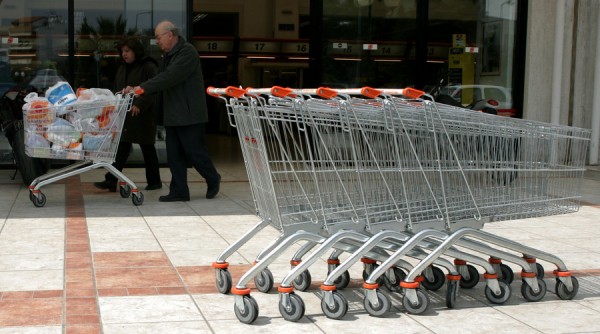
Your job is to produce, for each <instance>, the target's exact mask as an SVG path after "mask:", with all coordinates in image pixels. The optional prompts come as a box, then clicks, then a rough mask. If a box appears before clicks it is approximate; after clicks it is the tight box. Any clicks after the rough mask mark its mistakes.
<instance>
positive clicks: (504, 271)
mask: <svg viewBox="0 0 600 334" xmlns="http://www.w3.org/2000/svg"><path fill="white" fill-rule="evenodd" d="M500 274H501V275H502V278H499V279H501V280H502V281H504V282H506V283H507V284H511V283H512V282H513V280H514V279H515V273H514V272H513V270H512V269H511V268H510V267H509V266H507V265H506V264H504V263H501V264H500Z"/></svg>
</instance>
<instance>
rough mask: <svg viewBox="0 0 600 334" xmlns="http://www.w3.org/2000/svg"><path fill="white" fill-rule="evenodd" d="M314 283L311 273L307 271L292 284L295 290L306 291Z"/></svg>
mask: <svg viewBox="0 0 600 334" xmlns="http://www.w3.org/2000/svg"><path fill="white" fill-rule="evenodd" d="M311 282H312V277H311V275H310V271H308V270H305V271H303V272H302V273H300V275H298V277H296V279H295V280H294V282H292V285H294V288H295V289H296V290H298V291H306V290H308V288H309V287H310V283H311Z"/></svg>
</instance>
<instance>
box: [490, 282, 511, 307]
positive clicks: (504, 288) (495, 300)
mask: <svg viewBox="0 0 600 334" xmlns="http://www.w3.org/2000/svg"><path fill="white" fill-rule="evenodd" d="M498 284H499V285H500V294H495V293H494V292H493V291H492V290H491V289H490V288H489V287H488V286H486V287H485V297H486V298H487V300H489V301H490V302H491V303H492V304H504V303H505V302H506V301H507V300H508V299H509V298H510V295H511V293H512V290H511V288H510V285H508V284H506V283H505V282H504V281H500V280H499V281H498Z"/></svg>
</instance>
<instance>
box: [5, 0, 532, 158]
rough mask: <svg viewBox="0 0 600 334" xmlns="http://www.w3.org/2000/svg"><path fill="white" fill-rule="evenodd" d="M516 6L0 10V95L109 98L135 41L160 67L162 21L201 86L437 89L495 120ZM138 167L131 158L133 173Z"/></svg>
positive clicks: (316, 4)
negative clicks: (80, 91) (490, 104)
mask: <svg viewBox="0 0 600 334" xmlns="http://www.w3.org/2000/svg"><path fill="white" fill-rule="evenodd" d="M517 5H518V0H511V1H494V0H448V1H441V0H427V1H424V0H328V1H318V0H252V1H242V0H194V1H185V0H177V1H173V0H151V1H147V0H105V1H100V2H99V1H92V0H69V1H68V0H55V1H48V0H4V1H1V2H0V39H1V44H0V93H4V92H5V91H6V90H7V89H10V88H11V87H14V86H17V85H30V86H34V87H35V88H36V89H38V90H39V91H40V92H44V91H45V89H46V88H47V87H49V86H51V85H53V84H54V83H55V82H56V81H60V80H66V81H68V82H69V83H70V84H71V85H72V86H73V87H74V88H78V87H102V88H111V89H112V88H113V87H112V82H113V78H114V74H115V71H116V68H117V64H118V61H119V57H118V53H117V50H116V49H115V45H116V43H117V41H118V40H119V39H121V38H122V37H123V36H125V35H139V36H140V37H141V39H142V41H143V43H144V45H145V46H146V48H147V50H148V53H149V54H150V55H151V56H153V57H155V58H156V59H160V57H161V54H160V50H159V49H158V47H157V46H156V43H155V41H154V39H153V36H154V26H155V25H156V24H157V23H158V22H160V21H161V20H164V19H168V20H171V21H173V22H174V23H175V24H176V25H178V26H180V27H181V31H182V35H183V36H186V38H187V39H188V40H189V41H190V42H192V43H193V44H194V45H195V46H196V48H197V49H198V52H199V57H201V58H202V63H203V70H204V76H205V83H206V85H207V86H216V87H222V86H227V85H241V86H251V87H269V86H272V85H281V86H289V87H314V86H321V85H323V86H330V87H334V88H335V87H340V88H341V87H361V86H372V87H400V88H402V87H408V86H411V87H416V88H419V89H423V90H425V91H428V90H431V89H432V88H433V87H435V86H436V85H438V84H439V82H440V81H441V80H442V79H443V81H444V82H443V86H444V92H446V93H447V94H449V95H451V97H452V98H453V99H454V100H456V101H457V102H460V103H461V104H463V105H468V104H469V103H471V102H473V101H474V100H476V99H490V100H495V101H496V102H497V103H498V108H499V110H500V111H501V113H502V114H505V115H513V114H515V109H518V106H515V105H514V103H513V99H512V95H513V92H512V90H513V87H514V81H515V77H514V72H515V71H514V69H515V68H522V67H523V64H520V63H519V60H518V59H519V58H516V57H515V53H514V45H515V40H516V38H517V37H518V36H517V33H516V28H515V27H517V26H518V25H517V22H516V21H517V20H516V18H517ZM515 59H517V60H515ZM515 93H519V94H522V92H515ZM208 101H209V103H210V105H209V109H210V110H209V115H210V122H211V123H210V125H209V127H208V129H209V133H211V134H214V135H231V134H233V132H232V129H231V128H230V126H229V124H228V122H227V117H226V115H225V113H224V110H223V106H222V105H221V104H219V102H218V101H216V100H215V99H210V98H209V99H208ZM516 113H517V115H518V114H519V113H518V111H517V112H516ZM0 138H1V134H0ZM158 139H159V141H158V144H157V147H158V148H159V156H160V159H161V160H162V162H163V163H164V162H165V156H164V152H163V151H161V150H163V149H162V148H161V145H160V143H161V138H160V136H159V138H158ZM163 146H164V145H163ZM134 147H135V146H134ZM7 150H8V151H9V149H8V148H7V143H6V141H5V140H0V151H2V152H3V153H2V155H1V156H0V158H1V159H0V160H1V161H0V165H11V164H12V161H11V160H10V159H9V158H7V157H8V156H9V155H8V154H6V152H7ZM135 150H139V148H137V147H135ZM141 161H142V160H141V154H139V152H137V151H134V154H133V156H132V158H131V159H130V163H132V164H134V165H135V164H137V163H139V162H141Z"/></svg>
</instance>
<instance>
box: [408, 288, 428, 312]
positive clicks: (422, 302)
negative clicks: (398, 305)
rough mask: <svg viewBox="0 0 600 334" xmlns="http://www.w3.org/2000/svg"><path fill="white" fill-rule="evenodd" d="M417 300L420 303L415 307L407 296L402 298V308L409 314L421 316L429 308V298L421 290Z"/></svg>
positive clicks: (418, 291) (418, 290) (418, 292)
mask: <svg viewBox="0 0 600 334" xmlns="http://www.w3.org/2000/svg"><path fill="white" fill-rule="evenodd" d="M417 298H418V299H419V301H418V302H417V304H416V305H413V304H412V303H411V302H410V299H409V298H408V296H407V295H404V297H402V306H404V308H405V309H406V311H407V312H408V313H410V314H421V313H423V312H425V311H426V310H427V308H428V307H429V297H428V296H427V294H426V293H425V292H423V291H421V289H417Z"/></svg>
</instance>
